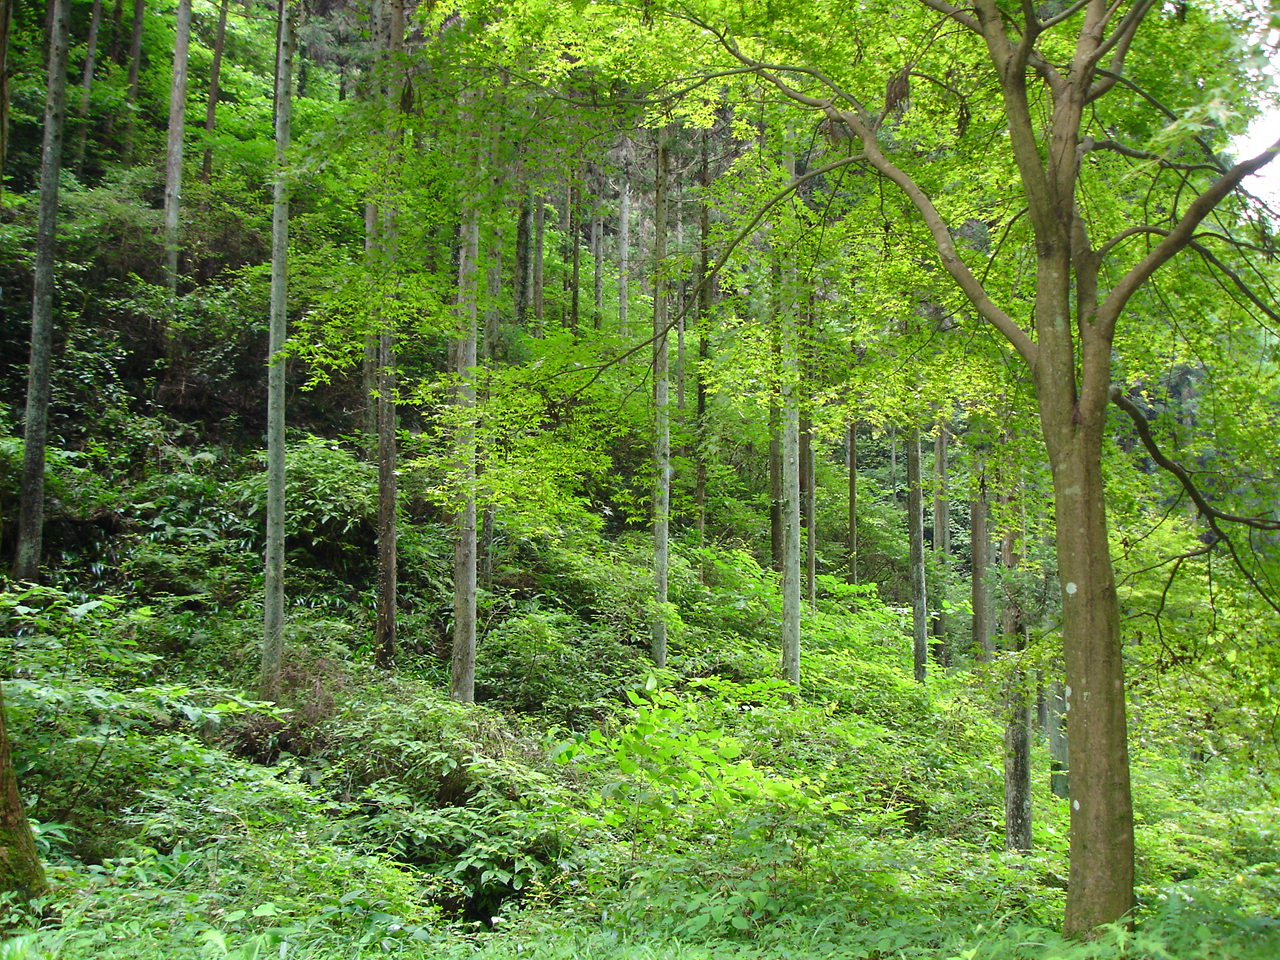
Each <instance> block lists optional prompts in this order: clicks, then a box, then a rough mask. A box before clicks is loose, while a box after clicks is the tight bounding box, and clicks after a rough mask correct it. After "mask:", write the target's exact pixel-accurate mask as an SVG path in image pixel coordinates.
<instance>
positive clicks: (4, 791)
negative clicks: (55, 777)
mask: <svg viewBox="0 0 1280 960" xmlns="http://www.w3.org/2000/svg"><path fill="white" fill-rule="evenodd" d="M58 2H59V3H61V2H62V0H58ZM64 19H65V14H64ZM54 20H55V24H56V20H57V17H56V16H55V17H54ZM55 34H56V26H55ZM50 46H51V47H56V46H57V43H56V40H55V42H54V43H53V44H51V45H50ZM51 52H52V51H51ZM5 712H6V711H5V705H4V684H2V683H0V893H12V894H15V895H16V896H17V897H18V899H19V900H24V901H26V900H33V899H35V898H36V897H41V896H44V895H45V894H46V893H48V892H49V884H48V882H47V881H46V880H45V876H44V865H43V864H41V862H40V855H39V853H37V852H36V840H35V836H34V835H33V834H32V833H31V821H30V820H28V819H27V811H26V808H25V807H24V806H23V805H22V798H21V797H20V796H19V794H18V778H17V775H16V774H15V772H14V769H13V755H12V753H11V752H10V749H9V730H8V725H7V724H6V722H5Z"/></svg>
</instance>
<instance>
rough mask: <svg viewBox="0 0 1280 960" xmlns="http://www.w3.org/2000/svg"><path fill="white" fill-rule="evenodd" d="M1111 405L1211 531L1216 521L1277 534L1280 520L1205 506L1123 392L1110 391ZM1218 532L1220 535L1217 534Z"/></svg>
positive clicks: (1187, 474)
mask: <svg viewBox="0 0 1280 960" xmlns="http://www.w3.org/2000/svg"><path fill="white" fill-rule="evenodd" d="M1111 402H1112V403H1114V404H1115V405H1116V406H1117V407H1119V408H1120V409H1121V410H1123V411H1124V412H1125V413H1127V414H1128V415H1129V419H1130V420H1132V421H1133V426H1134V429H1135V430H1136V431H1137V433H1138V439H1139V440H1141V441H1142V445H1143V446H1144V447H1146V448H1147V453H1149V454H1150V455H1151V459H1152V460H1154V461H1155V462H1156V463H1157V464H1159V465H1160V466H1161V467H1162V468H1164V469H1165V470H1167V471H1168V472H1169V473H1171V474H1173V475H1174V477H1176V478H1177V480H1178V482H1179V483H1180V484H1182V488H1183V489H1184V490H1186V491H1187V495H1188V496H1189V497H1191V501H1192V502H1193V503H1194V504H1195V505H1196V509H1197V510H1198V511H1199V512H1200V515H1201V516H1202V517H1204V518H1205V519H1206V520H1208V521H1209V523H1210V525H1211V526H1212V527H1213V528H1214V529H1215V530H1217V529H1218V528H1217V521H1219V520H1221V521H1225V522H1227V523H1238V524H1241V525H1242V526H1246V527H1251V528H1253V529H1254V530H1280V520H1267V519H1264V518H1262V517H1242V516H1239V515H1237V514H1234V513H1227V512H1225V511H1223V510H1219V509H1218V508H1217V507H1215V506H1213V504H1211V503H1209V501H1208V500H1207V499H1206V498H1205V495H1204V494H1203V493H1202V492H1201V491H1200V488H1199V487H1197V486H1196V484H1195V481H1194V480H1192V479H1191V475H1190V474H1189V473H1187V471H1186V468H1184V467H1183V466H1182V465H1181V464H1178V463H1176V462H1175V461H1173V460H1170V459H1169V457H1168V456H1166V455H1165V453H1164V451H1162V450H1161V449H1160V447H1159V445H1158V444H1157V443H1156V440H1155V437H1153V436H1152V435H1151V426H1150V425H1149V424H1148V423H1147V418H1146V417H1145V416H1144V415H1143V413H1142V411H1141V410H1140V409H1139V408H1138V405H1137V404H1135V403H1134V402H1133V401H1132V400H1130V399H1129V398H1128V397H1126V396H1125V395H1124V391H1122V390H1121V389H1120V388H1119V387H1118V386H1113V387H1112V388H1111ZM1218 532H1219V533H1221V531H1218Z"/></svg>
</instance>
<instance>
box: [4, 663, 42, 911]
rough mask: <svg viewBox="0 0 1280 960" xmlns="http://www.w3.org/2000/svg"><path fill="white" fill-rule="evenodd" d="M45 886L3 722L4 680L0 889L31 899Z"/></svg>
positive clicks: (7, 734) (40, 894)
mask: <svg viewBox="0 0 1280 960" xmlns="http://www.w3.org/2000/svg"><path fill="white" fill-rule="evenodd" d="M48 890H49V884H48V882H47V881H46V880H45V876H44V866H43V865H42V864H41V863H40V855H39V854H38V853H37V852H36V840H35V837H34V836H33V835H32V833H31V821H29V820H28V819H27V811H26V808H25V807H23V805H22V798H21V797H20V796H19V795H18V778H17V776H16V775H15V774H14V770H13V756H12V754H11V753H10V752H9V731H8V728H7V726H6V723H5V706H4V684H3V683H0V893H14V894H17V895H18V897H20V898H21V899H23V900H30V899H32V898H33V897H39V896H42V895H43V894H45V893H47V892H48Z"/></svg>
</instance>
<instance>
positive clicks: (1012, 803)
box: [1000, 478, 1031, 853]
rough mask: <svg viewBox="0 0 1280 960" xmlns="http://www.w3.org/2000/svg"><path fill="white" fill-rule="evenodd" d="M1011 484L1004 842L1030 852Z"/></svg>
mask: <svg viewBox="0 0 1280 960" xmlns="http://www.w3.org/2000/svg"><path fill="white" fill-rule="evenodd" d="M1005 486H1006V490H1007V491H1008V492H1006V493H1004V494H1002V495H1001V498H1000V499H1001V503H1002V506H1003V510H1002V512H1003V514H1004V516H1005V521H1004V522H1005V524H1006V527H1005V530H1004V533H1003V534H1002V535H1001V538H1000V565H1001V567H1003V574H1004V576H1003V583H1004V596H1003V606H1002V610H1001V615H1000V633H1001V634H1002V636H1003V639H1004V647H1005V649H1006V650H1007V651H1009V653H1011V654H1012V655H1013V657H1014V659H1015V665H1014V667H1013V669H1011V670H1010V671H1009V677H1008V679H1007V680H1006V682H1005V728H1004V847H1005V849H1006V850H1017V851H1020V852H1022V853H1027V852H1029V851H1030V850H1031V696H1030V689H1029V686H1028V682H1027V672H1026V670H1025V669H1024V668H1023V667H1022V665H1021V664H1020V663H1018V662H1017V660H1018V659H1019V657H1020V655H1021V653H1022V651H1023V650H1025V649H1026V645H1027V628H1026V617H1025V615H1024V613H1023V609H1022V597H1021V591H1020V590H1019V588H1018V582H1017V570H1018V564H1019V563H1021V560H1022V558H1021V556H1020V551H1019V547H1018V544H1019V541H1020V539H1021V530H1019V529H1017V525H1015V523H1014V522H1013V518H1012V513H1013V511H1014V510H1015V509H1016V508H1015V507H1014V504H1015V502H1016V501H1017V500H1018V499H1019V498H1020V497H1021V487H1022V485H1021V484H1020V483H1017V482H1016V481H1015V482H1012V483H1011V479H1010V478H1006V480H1005ZM1010 488H1012V489H1010Z"/></svg>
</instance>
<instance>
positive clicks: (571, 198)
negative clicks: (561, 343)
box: [565, 187, 582, 337]
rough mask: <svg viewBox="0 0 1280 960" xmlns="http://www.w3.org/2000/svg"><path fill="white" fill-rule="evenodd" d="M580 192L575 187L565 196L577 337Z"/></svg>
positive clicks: (572, 316)
mask: <svg viewBox="0 0 1280 960" xmlns="http://www.w3.org/2000/svg"><path fill="white" fill-rule="evenodd" d="M578 194H579V191H577V190H575V189H574V188H573V187H570V188H569V192H568V194H567V195H566V196H565V203H566V204H568V210H567V213H568V216H569V230H568V234H567V237H568V241H569V263H570V277H569V332H570V333H572V334H573V335H574V336H575V337H577V335H578V318H579V315H580V313H581V310H582V291H581V278H582V243H581V240H582V238H581V237H580V236H579V234H580V233H581V232H582V211H581V209H579V199H580V198H579V195H578Z"/></svg>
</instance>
